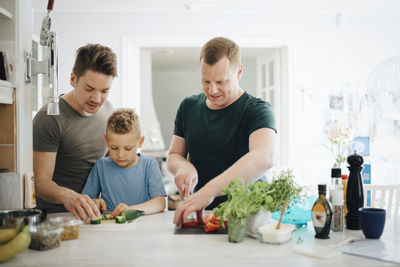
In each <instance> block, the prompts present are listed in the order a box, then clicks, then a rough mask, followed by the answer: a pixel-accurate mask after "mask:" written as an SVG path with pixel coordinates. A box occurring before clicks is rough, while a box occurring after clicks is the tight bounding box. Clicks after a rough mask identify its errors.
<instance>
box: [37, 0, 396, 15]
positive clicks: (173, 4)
mask: <svg viewBox="0 0 400 267" xmlns="http://www.w3.org/2000/svg"><path fill="white" fill-rule="evenodd" d="M47 1H48V0H32V3H33V6H34V8H35V10H36V11H41V10H45V9H46V6H47ZM54 1H55V3H54V12H122V13H126V12H152V13H154V12H162V13H168V12H206V13H265V14H337V13H342V14H367V15H368V14H386V15H387V14H397V15H398V14H400V1H398V0H246V1H243V0H113V1H110V0H54Z"/></svg>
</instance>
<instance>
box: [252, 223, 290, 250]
mask: <svg viewBox="0 0 400 267" xmlns="http://www.w3.org/2000/svg"><path fill="white" fill-rule="evenodd" d="M275 227H276V223H270V224H267V225H264V226H261V227H259V228H258V231H257V239H258V240H260V241H261V242H262V243H267V244H275V245H281V244H284V243H286V242H288V241H289V240H291V239H292V232H293V230H294V229H295V226H294V225H293V224H284V223H282V224H281V227H280V229H279V230H276V229H275Z"/></svg>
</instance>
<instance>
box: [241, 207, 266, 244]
mask: <svg viewBox="0 0 400 267" xmlns="http://www.w3.org/2000/svg"><path fill="white" fill-rule="evenodd" d="M271 217H272V213H271V212H270V211H268V210H266V209H264V207H262V208H261V209H260V210H259V211H258V212H257V213H256V214H251V215H249V217H247V223H246V234H247V235H248V236H251V237H254V238H257V230H258V228H259V227H260V226H263V225H265V224H267V223H268V222H269V220H270V219H271Z"/></svg>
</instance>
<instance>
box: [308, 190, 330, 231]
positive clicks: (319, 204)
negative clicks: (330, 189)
mask: <svg viewBox="0 0 400 267" xmlns="http://www.w3.org/2000/svg"><path fill="white" fill-rule="evenodd" d="M318 193H319V198H318V199H317V200H316V201H315V203H314V206H313V207H312V221H313V224H314V229H315V237H316V238H320V239H328V238H329V234H330V230H331V223H332V206H331V203H329V200H328V199H327V198H326V184H319V185H318Z"/></svg>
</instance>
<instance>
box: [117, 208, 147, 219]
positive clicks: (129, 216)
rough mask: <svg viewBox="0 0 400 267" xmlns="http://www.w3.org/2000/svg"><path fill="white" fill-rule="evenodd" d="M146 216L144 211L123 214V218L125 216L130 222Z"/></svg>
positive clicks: (130, 211) (124, 212) (128, 211)
mask: <svg viewBox="0 0 400 267" xmlns="http://www.w3.org/2000/svg"><path fill="white" fill-rule="evenodd" d="M143 214H144V211H143V210H127V211H123V212H122V213H121V216H125V218H126V219H127V220H128V221H131V220H134V219H136V218H138V217H140V216H142V215H143Z"/></svg>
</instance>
